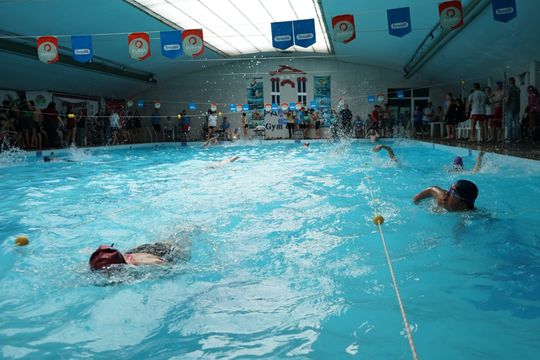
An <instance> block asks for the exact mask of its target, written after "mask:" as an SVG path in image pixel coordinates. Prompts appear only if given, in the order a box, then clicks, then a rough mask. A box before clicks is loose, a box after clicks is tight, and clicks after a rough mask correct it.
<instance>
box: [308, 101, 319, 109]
mask: <svg viewBox="0 0 540 360" xmlns="http://www.w3.org/2000/svg"><path fill="white" fill-rule="evenodd" d="M309 107H310V108H311V109H313V110H317V108H318V105H317V102H316V101H315V100H312V101H310V102H309Z"/></svg>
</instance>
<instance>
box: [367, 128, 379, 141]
mask: <svg viewBox="0 0 540 360" xmlns="http://www.w3.org/2000/svg"><path fill="white" fill-rule="evenodd" d="M367 138H369V140H370V141H371V142H372V143H375V142H377V141H379V138H380V136H379V133H378V132H377V130H375V129H369V130H368V132H367V134H366V139H367Z"/></svg>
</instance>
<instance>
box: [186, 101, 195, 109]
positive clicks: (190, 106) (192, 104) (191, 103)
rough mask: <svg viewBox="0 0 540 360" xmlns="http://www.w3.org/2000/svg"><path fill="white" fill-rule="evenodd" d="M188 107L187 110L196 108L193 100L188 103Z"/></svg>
mask: <svg viewBox="0 0 540 360" xmlns="http://www.w3.org/2000/svg"><path fill="white" fill-rule="evenodd" d="M188 109H189V110H197V104H195V103H194V102H190V103H189V104H188Z"/></svg>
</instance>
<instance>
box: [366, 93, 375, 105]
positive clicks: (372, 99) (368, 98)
mask: <svg viewBox="0 0 540 360" xmlns="http://www.w3.org/2000/svg"><path fill="white" fill-rule="evenodd" d="M367 101H368V103H370V104H372V103H374V102H375V96H373V95H369V96H368V97H367Z"/></svg>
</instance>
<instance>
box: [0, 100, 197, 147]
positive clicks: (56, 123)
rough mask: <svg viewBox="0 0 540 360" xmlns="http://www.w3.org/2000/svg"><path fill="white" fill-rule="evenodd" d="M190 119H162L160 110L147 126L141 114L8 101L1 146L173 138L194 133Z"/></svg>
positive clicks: (1, 115)
mask: <svg viewBox="0 0 540 360" xmlns="http://www.w3.org/2000/svg"><path fill="white" fill-rule="evenodd" d="M190 121H191V119H190V117H189V116H188V115H187V114H186V111H185V110H184V111H183V112H182V113H181V114H180V115H179V116H175V117H170V116H167V117H165V118H164V117H162V116H161V115H160V114H159V111H158V110H156V111H155V112H154V114H153V115H152V116H151V127H146V128H145V127H143V116H141V114H140V113H139V111H128V112H125V111H123V110H122V109H119V108H118V107H112V106H111V107H108V108H106V110H105V111H104V112H101V111H98V112H97V113H96V114H89V113H88V111H87V109H86V108H81V109H78V110H77V111H74V110H73V108H72V107H71V105H67V106H65V108H64V109H62V110H60V109H59V108H58V107H57V104H56V103H55V102H51V103H49V104H48V106H47V107H46V108H45V109H43V110H40V109H38V108H36V105H35V103H34V102H33V101H29V100H24V99H23V100H18V101H9V100H4V101H3V102H2V107H1V108H0V144H1V145H2V148H3V149H7V148H11V147H18V148H21V149H25V150H40V149H43V148H57V147H67V146H71V145H76V146H99V145H117V144H124V143H130V144H131V143H137V142H143V141H147V140H150V141H153V140H157V139H161V140H166V139H170V138H171V137H172V135H173V134H174V133H175V132H176V133H177V134H181V133H187V132H189V130H190Z"/></svg>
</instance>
